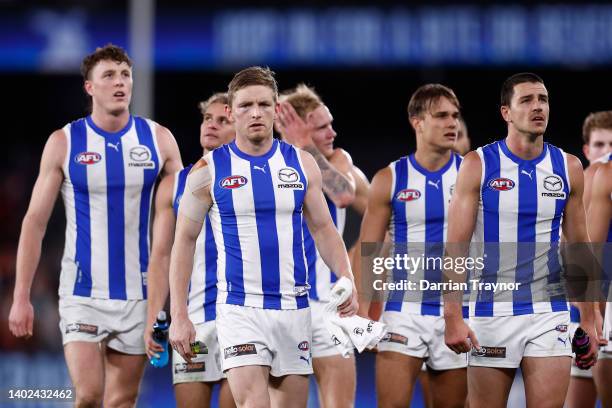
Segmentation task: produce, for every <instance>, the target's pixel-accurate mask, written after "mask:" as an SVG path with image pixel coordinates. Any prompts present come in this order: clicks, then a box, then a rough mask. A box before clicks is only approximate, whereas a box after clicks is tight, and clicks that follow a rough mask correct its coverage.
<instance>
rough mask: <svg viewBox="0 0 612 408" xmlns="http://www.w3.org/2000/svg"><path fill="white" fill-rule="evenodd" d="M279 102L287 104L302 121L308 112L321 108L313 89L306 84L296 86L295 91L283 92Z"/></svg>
mask: <svg viewBox="0 0 612 408" xmlns="http://www.w3.org/2000/svg"><path fill="white" fill-rule="evenodd" d="M281 100H282V101H283V102H289V103H290V104H291V106H293V109H295V111H296V112H297V114H298V115H299V116H300V118H302V119H303V120H306V116H307V115H308V114H309V113H310V112H312V111H313V110H315V109H317V108H318V107H319V106H323V101H321V97H320V96H319V95H318V94H317V93H316V92H315V90H314V88H311V87H309V86H308V85H306V84H298V86H296V87H295V89H290V90H288V91H285V92H283V93H282V94H281Z"/></svg>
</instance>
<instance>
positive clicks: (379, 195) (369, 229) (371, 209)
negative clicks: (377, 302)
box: [354, 167, 392, 317]
mask: <svg viewBox="0 0 612 408" xmlns="http://www.w3.org/2000/svg"><path fill="white" fill-rule="evenodd" d="M391 184H392V174H391V169H389V168H388V167H385V168H384V169H382V170H379V171H378V172H377V173H376V175H375V176H374V178H373V179H372V186H371V189H370V195H369V199H368V205H367V209H366V210H365V214H364V216H363V220H362V221H361V232H360V234H359V240H358V241H357V245H356V247H355V260H356V262H355V270H354V274H355V281H356V284H357V288H358V289H359V294H360V298H359V314H360V315H361V316H363V317H367V316H368V310H369V305H370V291H371V287H372V286H371V284H370V281H371V280H372V276H371V275H372V271H365V272H364V271H362V268H361V244H362V243H364V242H372V243H376V242H383V240H384V239H385V233H386V231H387V228H388V226H389V219H390V217H391V205H390V202H389V199H390V195H391V188H392V186H391ZM363 274H368V275H367V276H364V275H363ZM362 285H367V286H368V287H364V286H362Z"/></svg>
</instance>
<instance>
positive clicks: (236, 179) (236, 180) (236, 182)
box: [219, 176, 248, 190]
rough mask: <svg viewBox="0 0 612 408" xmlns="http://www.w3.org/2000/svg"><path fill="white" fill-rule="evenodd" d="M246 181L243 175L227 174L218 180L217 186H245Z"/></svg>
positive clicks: (228, 187) (231, 187)
mask: <svg viewBox="0 0 612 408" xmlns="http://www.w3.org/2000/svg"><path fill="white" fill-rule="evenodd" d="M247 183H248V180H247V178H246V177H244V176H227V177H226V178H224V179H222V180H221V181H220V182H219V187H222V188H227V189H230V190H232V189H234V188H240V187H242V186H245V185H246V184H247Z"/></svg>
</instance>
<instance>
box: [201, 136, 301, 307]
mask: <svg viewBox="0 0 612 408" xmlns="http://www.w3.org/2000/svg"><path fill="white" fill-rule="evenodd" d="M205 160H206V161H207V163H208V165H209V166H210V171H211V176H212V178H213V184H212V185H211V196H212V200H213V205H212V207H211V209H210V211H209V217H210V223H211V226H212V230H213V233H214V236H215V242H216V244H217V250H218V261H217V277H218V283H217V288H218V295H217V303H228V304H234V305H244V306H251V307H259V308H264V309H301V308H305V307H308V282H307V273H306V262H305V253H304V239H303V230H302V222H303V214H302V206H303V203H304V198H305V194H306V189H307V187H308V180H307V178H306V174H305V171H304V170H303V166H302V163H301V159H300V156H299V152H298V150H297V149H296V148H294V147H293V146H291V145H289V144H287V143H284V142H282V141H278V140H274V141H273V143H272V147H271V148H270V150H269V151H268V152H267V153H266V154H264V155H262V156H251V155H248V154H246V153H244V152H242V151H240V150H239V149H238V147H237V146H236V143H235V142H232V143H230V144H227V145H224V146H222V147H219V148H218V149H216V150H214V151H212V152H211V153H209V154H207V155H206V156H205Z"/></svg>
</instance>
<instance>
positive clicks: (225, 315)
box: [217, 304, 312, 377]
mask: <svg viewBox="0 0 612 408" xmlns="http://www.w3.org/2000/svg"><path fill="white" fill-rule="evenodd" d="M310 321H311V317H310V308H308V307H307V308H304V309H297V310H273V309H261V308H256V307H247V306H237V305H228V304H218V305H217V336H218V337H219V347H220V349H221V352H222V353H223V356H222V366H223V371H227V370H229V369H231V368H236V367H243V366H250V365H262V366H269V367H270V374H271V375H272V376H274V377H282V376H284V375H288V374H299V375H309V374H312V358H311V357H312V355H311V350H310V344H311V343H312V340H311V339H312V331H311V324H310Z"/></svg>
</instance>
